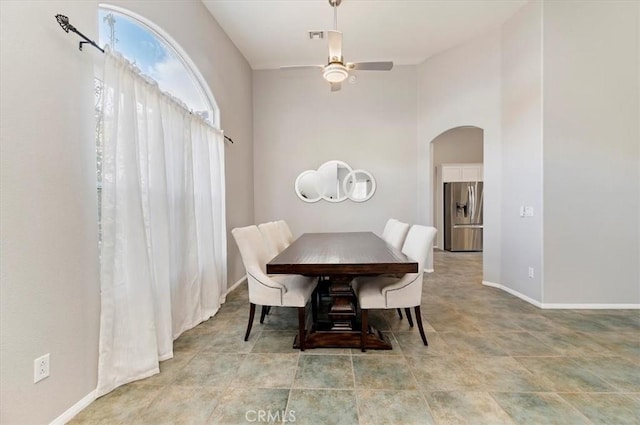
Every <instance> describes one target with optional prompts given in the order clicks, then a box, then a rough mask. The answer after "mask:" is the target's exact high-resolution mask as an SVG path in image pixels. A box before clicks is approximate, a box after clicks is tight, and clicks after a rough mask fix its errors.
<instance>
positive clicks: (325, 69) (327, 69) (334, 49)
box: [280, 0, 393, 91]
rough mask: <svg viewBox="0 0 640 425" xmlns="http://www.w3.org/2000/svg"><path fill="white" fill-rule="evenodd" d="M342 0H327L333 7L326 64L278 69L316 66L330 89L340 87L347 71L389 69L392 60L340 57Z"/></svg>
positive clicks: (347, 73) (391, 66) (347, 74)
mask: <svg viewBox="0 0 640 425" xmlns="http://www.w3.org/2000/svg"><path fill="white" fill-rule="evenodd" d="M340 3H342V0H329V4H330V5H331V7H333V30H330V31H327V38H328V40H329V60H328V62H327V64H326V65H302V66H281V67H280V69H283V70H290V69H309V68H316V69H318V68H319V69H321V70H322V76H323V77H324V79H325V80H327V81H328V82H329V84H331V91H338V90H340V89H341V88H342V82H343V81H344V80H345V79H347V77H348V76H349V71H351V70H357V71H390V70H391V68H393V62H390V61H389V62H354V63H352V62H345V61H344V59H343V57H342V33H341V32H340V31H338V6H340Z"/></svg>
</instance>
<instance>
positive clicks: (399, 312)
mask: <svg viewBox="0 0 640 425" xmlns="http://www.w3.org/2000/svg"><path fill="white" fill-rule="evenodd" d="M396 310H398V317H400V320H402V309H401V308H397V309H396Z"/></svg>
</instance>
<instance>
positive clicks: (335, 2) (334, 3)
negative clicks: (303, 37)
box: [329, 0, 342, 31]
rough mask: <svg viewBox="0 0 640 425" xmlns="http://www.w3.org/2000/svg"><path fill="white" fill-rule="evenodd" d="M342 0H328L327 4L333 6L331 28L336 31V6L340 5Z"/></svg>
mask: <svg viewBox="0 0 640 425" xmlns="http://www.w3.org/2000/svg"><path fill="white" fill-rule="evenodd" d="M340 3H342V0H329V4H330V5H331V7H333V29H334V31H338V6H340Z"/></svg>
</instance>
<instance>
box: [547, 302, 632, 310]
mask: <svg viewBox="0 0 640 425" xmlns="http://www.w3.org/2000/svg"><path fill="white" fill-rule="evenodd" d="M542 308H548V309H554V308H558V309H568V310H638V309H640V304H562V303H543V304H542Z"/></svg>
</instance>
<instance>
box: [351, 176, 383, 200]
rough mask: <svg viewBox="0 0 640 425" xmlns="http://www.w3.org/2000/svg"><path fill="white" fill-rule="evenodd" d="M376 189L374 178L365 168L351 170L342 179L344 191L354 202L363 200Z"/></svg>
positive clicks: (368, 197)
mask: <svg viewBox="0 0 640 425" xmlns="http://www.w3.org/2000/svg"><path fill="white" fill-rule="evenodd" d="M375 191H376V180H375V179H374V178H373V176H372V175H371V173H370V172H368V171H366V170H353V171H351V172H350V173H349V174H347V176H346V177H345V179H344V192H345V193H346V194H347V196H348V197H349V199H351V200H352V201H354V202H364V201H366V200H368V199H370V198H371V197H372V196H373V193H374V192H375Z"/></svg>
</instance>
